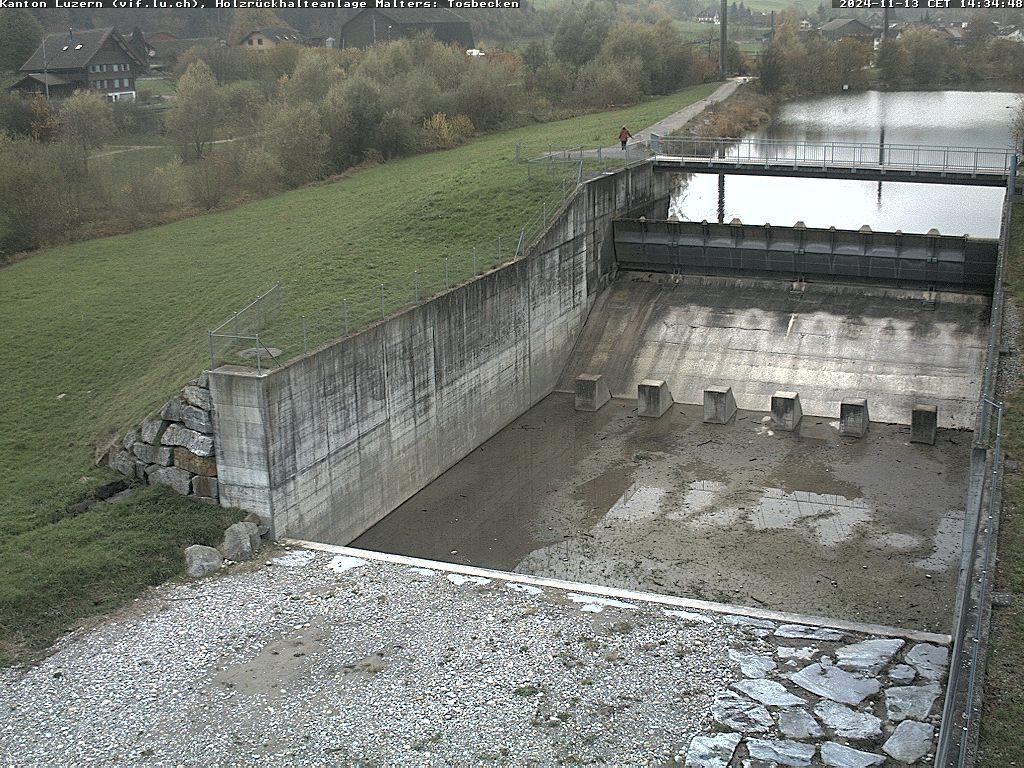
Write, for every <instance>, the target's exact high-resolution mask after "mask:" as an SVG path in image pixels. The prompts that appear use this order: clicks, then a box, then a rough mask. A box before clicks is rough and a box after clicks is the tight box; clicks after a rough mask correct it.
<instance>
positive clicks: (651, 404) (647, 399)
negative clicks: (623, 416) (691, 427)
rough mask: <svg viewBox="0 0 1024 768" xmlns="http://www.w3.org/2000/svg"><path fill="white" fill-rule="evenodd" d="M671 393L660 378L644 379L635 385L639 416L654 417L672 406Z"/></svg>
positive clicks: (666, 384)
mask: <svg viewBox="0 0 1024 768" xmlns="http://www.w3.org/2000/svg"><path fill="white" fill-rule="evenodd" d="M673 402H675V401H674V400H672V393H671V392H669V391H668V383H667V382H665V381H662V380H661V379H644V380H643V381H641V382H640V383H639V384H637V387H636V406H637V408H638V409H639V412H640V415H641V416H647V417H648V418H651V419H656V418H658V417H659V416H661V415H662V414H663V413H665V411H667V410H668V409H669V408H671V407H672V403H673Z"/></svg>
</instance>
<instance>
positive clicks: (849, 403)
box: [839, 397, 870, 437]
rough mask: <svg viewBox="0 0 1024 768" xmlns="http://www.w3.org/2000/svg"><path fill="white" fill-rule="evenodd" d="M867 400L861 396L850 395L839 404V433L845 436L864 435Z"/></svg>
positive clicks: (867, 419) (866, 429) (868, 418)
mask: <svg viewBox="0 0 1024 768" xmlns="http://www.w3.org/2000/svg"><path fill="white" fill-rule="evenodd" d="M869 421H870V417H869V416H868V401H867V400H865V399H864V398H863V397H852V398H850V399H848V400H843V402H841V403H840V404H839V434H840V435H846V436H847V437H864V435H866V434H867V432H868V422H869Z"/></svg>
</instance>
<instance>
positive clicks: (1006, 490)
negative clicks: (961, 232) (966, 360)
mask: <svg viewBox="0 0 1024 768" xmlns="http://www.w3.org/2000/svg"><path fill="white" fill-rule="evenodd" d="M1007 267H1008V269H1007V289H1008V295H1009V296H1010V297H1011V298H1012V300H1013V303H1014V304H1015V305H1016V307H1017V308H1018V310H1021V311H1024V205H1021V204H1020V203H1018V204H1017V205H1016V206H1015V210H1014V213H1013V224H1012V228H1011V231H1010V258H1009V260H1008V262H1007ZM1017 342H1018V349H1020V348H1021V347H1020V345H1021V344H1024V337H1021V338H1018V340H1017ZM1004 404H1005V408H1006V409H1005V411H1004V416H1003V418H1004V421H1003V446H1004V454H1005V455H1006V457H1007V459H1008V460H1010V461H1015V462H1022V461H1024V389H1021V388H1017V389H1016V391H1014V392H1012V393H1010V394H1009V395H1007V396H1006V397H1005V399H1004ZM1022 515H1024V474H1022V473H1021V470H1020V468H1019V467H1018V468H1017V469H1013V470H1010V469H1009V468H1008V469H1007V471H1006V473H1005V476H1004V484H1003V509H1002V512H1001V514H1000V520H999V563H998V567H997V569H996V586H995V588H996V590H998V591H1000V592H1009V593H1010V594H1011V595H1012V596H1013V603H1012V604H1011V605H1010V606H1009V607H1006V608H997V609H995V610H993V612H992V633H991V636H990V638H989V650H988V666H987V669H986V676H985V695H984V710H983V713H982V720H981V758H980V760H979V762H978V765H979V766H983V767H984V768H1005V766H1012V765H1024V761H1022V760H1021V756H1022V755H1024V731H1022V730H1021V727H1020V725H1021V723H1022V722H1024V684H1022V682H1021V674H1020V671H1021V669H1022V668H1024V604H1022V603H1021V596H1022V595H1024V520H1022Z"/></svg>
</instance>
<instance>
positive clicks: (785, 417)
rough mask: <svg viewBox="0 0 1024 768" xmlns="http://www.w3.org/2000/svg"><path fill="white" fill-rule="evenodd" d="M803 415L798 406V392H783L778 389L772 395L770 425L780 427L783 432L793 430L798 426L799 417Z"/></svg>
mask: <svg viewBox="0 0 1024 768" xmlns="http://www.w3.org/2000/svg"><path fill="white" fill-rule="evenodd" d="M803 416H804V412H803V409H802V408H800V394H799V393H798V392H783V391H782V390H779V391H778V392H776V393H775V394H774V395H772V426H774V427H775V428H776V429H781V430H782V431H783V432H793V431H795V430H796V428H797V427H799V426H800V419H802V418H803Z"/></svg>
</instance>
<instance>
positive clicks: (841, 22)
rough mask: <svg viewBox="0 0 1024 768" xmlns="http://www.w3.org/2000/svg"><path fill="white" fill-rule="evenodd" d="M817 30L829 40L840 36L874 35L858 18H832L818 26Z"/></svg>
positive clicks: (867, 36) (872, 37)
mask: <svg viewBox="0 0 1024 768" xmlns="http://www.w3.org/2000/svg"><path fill="white" fill-rule="evenodd" d="M818 31H819V32H821V34H822V35H823V36H825V37H827V38H828V39H830V40H838V39H839V38H841V37H863V38H868V39H874V37H875V31H874V30H873V29H871V27H869V26H868V25H867V24H865V23H864V22H863V21H860V20H858V19H832V21H826V22H825V23H824V24H822V25H821V26H820V27H818Z"/></svg>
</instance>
